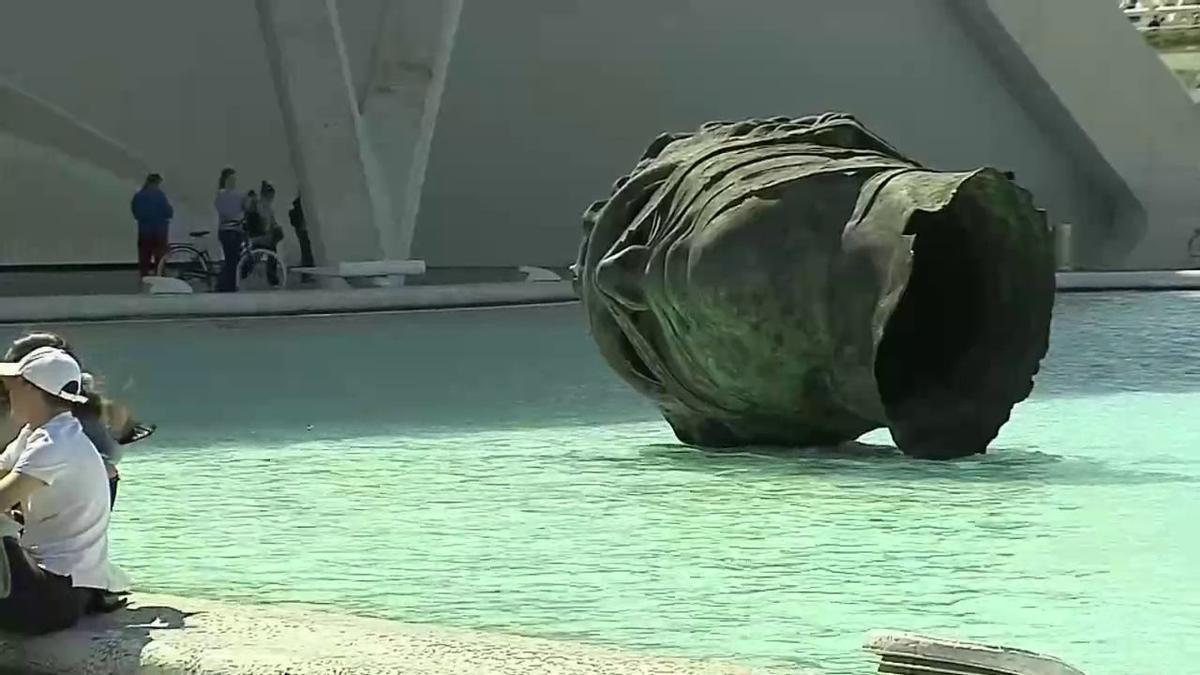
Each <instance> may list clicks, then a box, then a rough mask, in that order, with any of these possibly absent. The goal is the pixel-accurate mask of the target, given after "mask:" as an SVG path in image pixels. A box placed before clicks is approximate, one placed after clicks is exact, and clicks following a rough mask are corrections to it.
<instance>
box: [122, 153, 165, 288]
mask: <svg viewBox="0 0 1200 675" xmlns="http://www.w3.org/2000/svg"><path fill="white" fill-rule="evenodd" d="M162 182H163V179H162V176H160V175H158V174H156V173H152V174H150V175H149V176H146V182H145V183H143V184H142V189H140V190H138V191H137V193H136V194H134V195H133V200H132V201H131V202H130V204H129V210H130V211H132V212H133V218H134V220H136V221H137V226H138V239H137V250H138V273H139V274H140V275H141V276H143V277H147V276H150V274H152V273H153V272H154V271H155V270H157V269H158V263H159V261H160V260H162V258H163V256H164V255H166V254H167V239H168V236H169V235H170V230H171V218H173V217H175V209H174V208H172V207H171V202H170V201H169V200H168V199H167V195H166V193H165V192H163V189H162Z"/></svg>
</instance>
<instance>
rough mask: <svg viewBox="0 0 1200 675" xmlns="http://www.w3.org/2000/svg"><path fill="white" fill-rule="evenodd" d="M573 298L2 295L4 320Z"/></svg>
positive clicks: (531, 294)
mask: <svg viewBox="0 0 1200 675" xmlns="http://www.w3.org/2000/svg"><path fill="white" fill-rule="evenodd" d="M575 300H577V296H576V295H575V291H574V289H573V288H572V286H571V283H570V282H567V281H561V282H500V283H481V284H454V285H444V286H406V287H401V288H372V289H355V290H296V291H269V292H258V293H197V294H194V295H71V296H34V297H8V298H0V323H31V322H40V321H46V322H51V321H112V320H122V319H174V318H184V317H243V316H291V315H299V314H338V313H354V312H388V311H401V310H413V309H456V308H468V307H494V306H504V305H523V304H540V303H556V302H574V301H575Z"/></svg>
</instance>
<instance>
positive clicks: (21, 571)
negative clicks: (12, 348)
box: [0, 347, 128, 635]
mask: <svg viewBox="0 0 1200 675" xmlns="http://www.w3.org/2000/svg"><path fill="white" fill-rule="evenodd" d="M0 382H3V385H4V390H5V393H6V394H7V398H8V405H9V413H10V416H11V417H12V419H13V421H14V422H15V423H17V424H19V425H21V431H20V433H19V434H18V435H17V438H16V440H14V441H13V442H12V443H10V444H9V445H8V448H7V449H6V450H5V451H4V452H3V454H0V505H4V506H5V509H4V510H5V511H7V510H8V508H7V507H10V506H14V505H19V506H20V507H21V512H22V514H23V516H24V530H23V532H21V533H20V535H19V539H18V538H17V537H15V536H13V534H14V532H13V531H12V528H11V523H12V521H11V520H6V524H9V525H10V528H9V529H8V530H6V531H5V533H4V536H3V540H2V543H3V553H4V555H3V557H2V558H0V567H4V568H5V569H0V596H3V597H0V631H5V632H10V633H19V634H28V635H40V634H45V633H49V632H53V631H57V630H62V629H65V628H69V627H71V626H72V625H74V624H75V622H77V621H78V620H79V619H80V618H81V617H82V616H83V615H84V614H86V613H87V612H88V611H90V610H91V609H92V608H93V606H94V605H95V604H96V603H97V601H98V598H99V597H103V594H104V593H106V592H109V591H116V592H119V591H125V590H128V588H127V584H126V583H125V581H124V580H123V579H121V578H120V577H121V575H120V573H119V570H116V568H114V567H113V566H112V565H111V564H110V563H109V558H108V523H109V488H108V477H107V474H106V472H105V469H104V462H103V460H102V459H101V458H100V454H99V453H98V452H97V450H96V447H95V446H94V445H93V444H92V442H91V441H90V440H88V438H87V436H86V435H85V434H84V433H83V429H82V427H81V426H80V424H79V421H78V420H77V419H75V417H74V416H73V415H72V414H71V407H72V405H73V404H79V403H83V402H85V401H86V400H87V397H86V396H85V395H84V390H83V373H82V372H81V371H80V368H79V363H78V362H77V361H76V360H75V359H74V358H73V357H71V355H70V354H68V353H67V352H65V351H63V350H61V349H57V348H53V347H42V348H39V349H35V350H33V351H31V352H29V353H28V354H26V355H25V356H24V357H22V358H21V359H20V360H19V361H16V362H8V361H6V362H0Z"/></svg>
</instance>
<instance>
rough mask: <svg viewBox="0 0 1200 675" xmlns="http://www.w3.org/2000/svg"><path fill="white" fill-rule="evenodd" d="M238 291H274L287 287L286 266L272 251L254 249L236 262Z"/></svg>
mask: <svg viewBox="0 0 1200 675" xmlns="http://www.w3.org/2000/svg"><path fill="white" fill-rule="evenodd" d="M237 285H238V290H239V291H274V290H279V289H281V288H283V287H284V286H286V285H287V265H284V264H283V260H281V259H280V258H279V256H278V255H276V254H275V253H274V252H272V251H268V250H267V249H265V248H256V249H252V250H250V251H246V252H245V253H243V254H242V257H241V259H239V260H238V266H237Z"/></svg>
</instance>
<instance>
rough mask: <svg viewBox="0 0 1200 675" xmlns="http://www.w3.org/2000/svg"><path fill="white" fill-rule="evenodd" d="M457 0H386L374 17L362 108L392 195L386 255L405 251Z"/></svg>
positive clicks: (450, 46) (450, 43)
mask: <svg viewBox="0 0 1200 675" xmlns="http://www.w3.org/2000/svg"><path fill="white" fill-rule="evenodd" d="M462 7H463V0H390V1H389V2H387V3H385V5H384V9H383V10H382V16H381V17H380V22H379V34H378V37H377V39H376V47H375V55H374V59H373V64H372V71H371V74H370V78H369V81H368V84H367V87H366V89H365V91H364V97H363V102H362V111H363V116H364V118H365V119H366V126H367V130H368V132H369V135H370V138H371V142H372V146H373V148H374V150H375V154H376V156H377V157H378V158H379V162H380V166H381V168H382V169H383V175H384V177H385V180H386V185H387V192H388V195H389V197H390V200H391V206H392V217H393V223H394V224H393V226H392V227H391V228H386V229H385V234H384V250H385V251H387V252H388V254H389V256H388V257H390V258H393V259H403V258H407V257H409V254H410V251H411V249H412V241H413V234H414V232H415V230H416V224H417V213H418V211H419V210H420V207H421V192H422V190H423V189H424V185H425V169H426V166H427V165H428V160H429V150H430V147H431V145H432V143H433V134H434V127H435V126H436V124H437V117H438V111H439V107H440V104H441V100H442V92H443V91H444V89H445V85H446V72H447V70H448V69H449V63H450V55H451V53H452V51H453V48H454V39H455V35H456V32H457V30H458V23H459V17H460V16H461V15H462Z"/></svg>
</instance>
